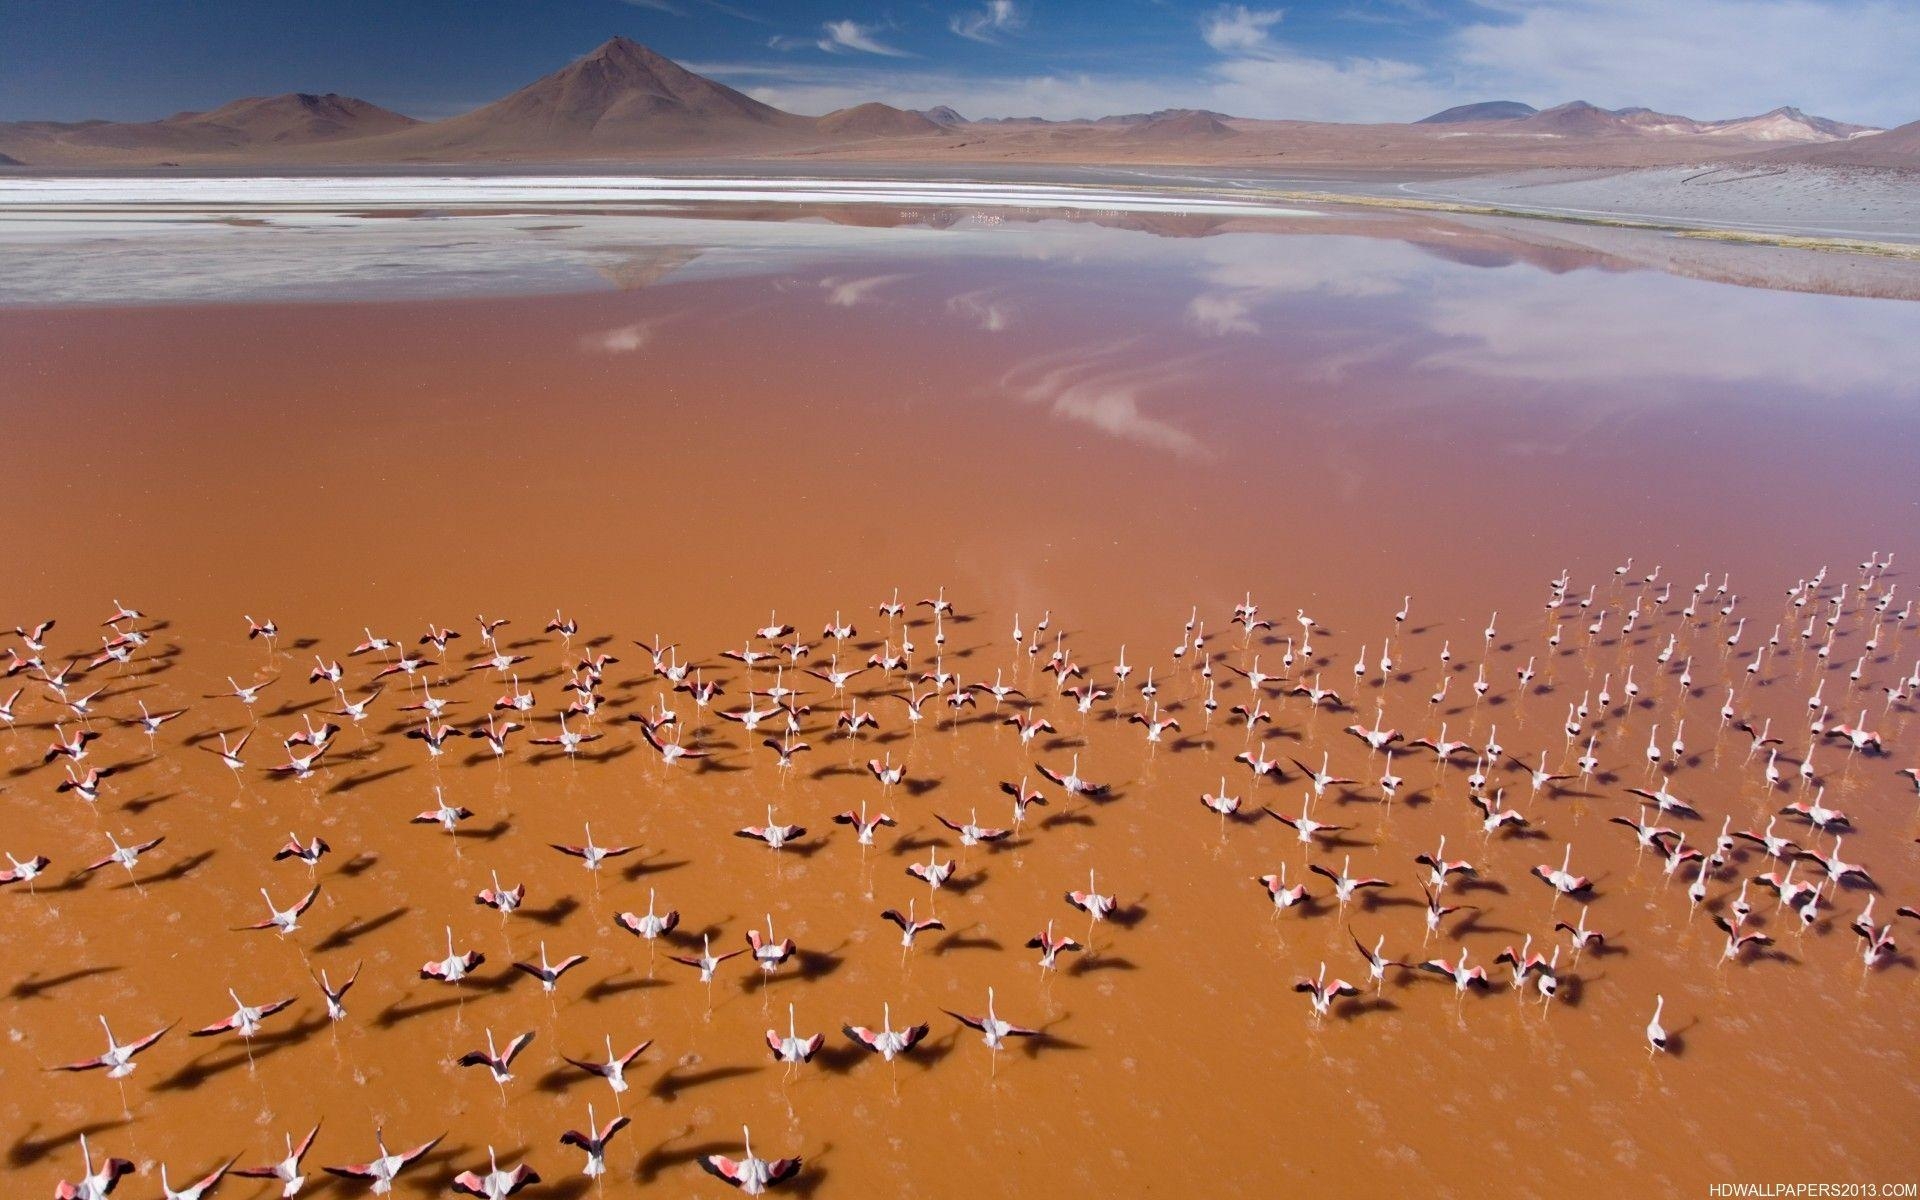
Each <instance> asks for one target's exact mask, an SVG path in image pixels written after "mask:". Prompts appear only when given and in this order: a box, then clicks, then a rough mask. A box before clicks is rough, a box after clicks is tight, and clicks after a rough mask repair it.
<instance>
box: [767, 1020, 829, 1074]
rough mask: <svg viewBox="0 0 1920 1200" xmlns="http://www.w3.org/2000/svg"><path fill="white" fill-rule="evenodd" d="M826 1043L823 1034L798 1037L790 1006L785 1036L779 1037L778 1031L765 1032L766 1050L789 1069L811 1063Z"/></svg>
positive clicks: (825, 1036) (798, 1033) (798, 1032)
mask: <svg viewBox="0 0 1920 1200" xmlns="http://www.w3.org/2000/svg"><path fill="white" fill-rule="evenodd" d="M826 1041H827V1035H826V1034H824V1033H816V1034H814V1035H813V1036H811V1037H801V1036H800V1031H799V1029H798V1028H797V1026H796V1025H795V1021H794V1015H793V1005H791V1004H789V1005H787V1036H785V1037H781V1036H780V1034H779V1032H778V1031H776V1030H772V1029H769V1030H767V1048H768V1049H769V1050H771V1051H773V1059H774V1061H775V1062H782V1063H785V1064H787V1066H788V1067H789V1068H791V1067H795V1066H798V1065H799V1064H801V1063H805V1062H811V1061H813V1056H814V1055H816V1054H818V1053H820V1047H821V1046H823V1045H825V1044H826Z"/></svg>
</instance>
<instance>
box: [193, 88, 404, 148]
mask: <svg viewBox="0 0 1920 1200" xmlns="http://www.w3.org/2000/svg"><path fill="white" fill-rule="evenodd" d="M167 122H168V123H170V124H175V125H182V126H206V127H209V128H215V129H223V130H232V131H234V132H236V133H239V134H242V135H244V136H245V138H246V139H247V140H248V141H249V142H254V143H257V142H319V141H329V140H332V139H334V138H345V137H365V136H367V135H369V134H375V133H385V132H388V131H389V130H394V129H405V128H406V127H408V126H409V125H418V124H419V122H418V121H416V120H414V119H413V118H412V117H406V116H401V115H400V114H399V113H397V112H393V111H391V110H390V109H385V108H381V107H380V106H379V105H377V104H369V103H367V102H366V101H365V100H357V99H355V98H354V97H352V96H342V95H340V94H338V93H336V92H328V93H327V94H325V95H324V96H316V95H314V94H313V93H311V92H288V93H287V94H286V95H284V96H255V97H251V98H249V99H246V100H235V101H233V102H232V103H231V104H223V105H221V106H220V107H219V108H216V109H212V110H210V111H208V112H202V113H179V114H177V115H175V116H171V117H168V118H167Z"/></svg>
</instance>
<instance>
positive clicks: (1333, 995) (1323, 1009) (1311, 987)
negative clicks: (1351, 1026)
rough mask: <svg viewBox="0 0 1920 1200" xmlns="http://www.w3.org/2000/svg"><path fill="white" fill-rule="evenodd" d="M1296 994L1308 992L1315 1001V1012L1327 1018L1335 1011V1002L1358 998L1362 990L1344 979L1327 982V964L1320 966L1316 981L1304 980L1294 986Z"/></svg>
mask: <svg viewBox="0 0 1920 1200" xmlns="http://www.w3.org/2000/svg"><path fill="white" fill-rule="evenodd" d="M1293 990H1294V991H1296V992H1306V993H1307V994H1308V995H1309V996H1310V997H1312V1000H1313V1011H1314V1012H1316V1013H1318V1014H1320V1015H1321V1016H1323V1017H1324V1016H1326V1015H1327V1014H1328V1013H1329V1012H1331V1011H1333V1002H1334V1001H1335V1000H1338V999H1340V998H1341V997H1343V996H1358V995H1359V994H1360V989H1359V988H1357V987H1355V986H1353V985H1352V984H1351V983H1348V982H1347V981H1346V980H1344V979H1335V980H1333V981H1332V982H1328V980H1327V964H1326V963H1324V962H1323V963H1321V964H1320V974H1319V976H1318V977H1317V978H1314V979H1302V980H1299V981H1298V982H1296V983H1295V984H1294V985H1293Z"/></svg>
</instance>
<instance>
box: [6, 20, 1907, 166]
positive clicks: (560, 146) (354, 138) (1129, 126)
mask: <svg viewBox="0 0 1920 1200" xmlns="http://www.w3.org/2000/svg"><path fill="white" fill-rule="evenodd" d="M949 130H964V131H965V132H964V136H941V135H942V134H945V133H946V132H947V131H949ZM1870 135H1871V136H1870ZM1911 138H1912V133H1911V130H1910V129H1909V128H1907V127H1903V129H1902V130H1895V131H1893V132H1892V133H1884V134H1876V133H1874V131H1872V130H1868V129H1865V128H1863V127H1861V126H1858V125H1848V124H1845V123H1843V122H1838V121H1830V120H1827V119H1825V118H1822V117H1815V116H1809V115H1808V114H1806V113H1803V112H1800V111H1799V110H1798V109H1794V108H1778V109H1775V110H1773V111H1772V112H1769V113H1762V114H1760V115H1759V116H1756V117H1742V118H1737V119H1733V120H1723V121H1696V120H1693V119H1691V118H1688V117H1684V116H1676V115H1674V114H1671V113H1662V112H1656V111H1654V110H1652V109H1648V108H1617V109H1605V108H1600V107H1598V106H1596V105H1593V104H1588V103H1586V102H1584V101H1574V102H1572V103H1569V104H1562V105H1558V106H1557V107H1554V108H1549V109H1546V110H1545V111H1535V110H1534V109H1532V108H1531V107H1530V106H1528V105H1525V104H1522V103H1520V102H1518V101H1514V100H1493V101H1482V102H1479V103H1475V104H1465V105H1461V106H1458V107H1456V108H1449V109H1447V110H1445V111H1444V112H1438V113H1435V114H1433V115H1432V116H1430V117H1427V118H1425V119H1424V120H1421V121H1418V122H1415V123H1413V124H1395V123H1387V122H1383V123H1377V124H1367V125H1357V124H1343V123H1336V122H1325V121H1282V120H1250V119H1246V118H1241V117H1230V116H1227V115H1225V114H1222V113H1217V112H1208V111H1205V110H1201V109H1165V110H1161V111H1159V112H1147V113H1124V114H1119V115H1114V116H1106V117H1099V118H1094V119H1079V120H1043V119H1041V118H1037V117H1024V118H989V119H976V120H971V121H970V120H967V119H966V118H964V117H962V116H961V115H960V114H959V113H957V112H955V111H954V110H953V109H951V108H948V107H945V106H941V107H937V108H930V109H927V110H925V111H922V112H912V111H908V110H906V109H901V108H896V107H893V106H891V105H887V104H881V103H867V104H857V105H854V106H852V107H850V108H844V109H840V110H838V111H836V112H831V113H828V114H826V115H825V116H822V117H812V116H802V115H800V114H797V113H790V112H785V111H782V110H781V109H778V108H775V107H773V106H772V105H769V104H766V103H763V102H761V101H759V100H756V99H754V98H753V97H751V96H748V95H746V94H745V93H743V92H739V91H736V90H734V89H733V88H730V87H727V86H726V85H725V84H722V83H718V82H715V81H714V80H711V79H707V78H705V77H703V76H701V75H698V74H696V73H694V72H692V71H689V70H687V69H686V68H685V67H682V66H680V65H679V64H678V63H675V62H673V61H672V60H670V59H668V58H666V57H664V56H662V55H660V54H656V53H655V52H653V51H652V50H649V49H647V48H646V47H645V46H642V45H640V44H639V43H637V42H634V41H630V40H628V39H627V38H619V37H616V38H614V39H612V40H611V41H608V42H606V43H605V44H603V45H601V46H600V47H599V48H597V49H596V50H594V51H593V52H592V53H591V54H588V55H585V56H584V57H582V58H579V59H577V60H575V61H573V62H571V63H568V64H567V65H565V66H563V67H561V68H560V69H559V70H557V71H554V72H552V73H550V74H548V75H545V76H543V77H541V78H539V79H536V80H534V81H533V82H532V83H529V84H527V85H526V86H525V87H522V88H520V89H519V90H517V91H515V92H513V93H512V94H511V95H508V96H505V97H503V98H501V99H499V100H495V101H494V102H492V103H490V104H486V105H483V106H481V107H479V108H476V109H474V110H472V111H471V112H467V113H463V114H461V115H459V116H456V117H449V118H447V119H445V120H441V121H432V122H422V121H415V120H413V119H412V118H410V117H405V116H402V115H401V114H399V113H395V112H391V111H389V110H387V109H384V108H380V107H379V106H377V105H373V104H369V103H367V102H366V101H364V100H357V99H354V98H353V97H350V96H340V95H334V94H330V93H329V94H310V93H294V94H288V95H283V96H266V97H255V98H250V99H246V100H236V101H234V102H233V103H231V104H226V105H223V106H221V107H219V108H216V109H212V110H210V111H207V112H188V113H178V114H175V115H174V116H171V117H166V118H163V119H161V120H156V121H141V122H122V121H74V122H52V121H24V122H13V123H0V166H8V167H9V169H14V168H17V167H25V168H26V169H28V170H33V169H40V168H46V167H68V168H80V169H86V168H91V167H129V166H160V167H183V166H184V167H225V168H243V167H260V166H281V165H286V166H316V165H324V164H363V165H398V164H439V163H446V164H450V165H452V164H461V163H484V162H541V161H545V162H566V161H600V162H609V163H621V162H643V161H647V160H650V159H662V158H675V157H678V158H702V157H711V158H735V159H749V158H767V157H783V156H795V155H845V156H847V157H848V158H852V159H868V160H875V161H888V160H893V161H900V162H922V161H929V162H930V161H936V160H946V159H950V160H955V161H974V162H1032V163H1044V162H1080V163H1102V162H1112V163H1130V162H1138V163H1209V164H1211V163H1221V164H1227V163H1231V164H1239V165H1243V166H1246V167H1248V168H1271V167H1276V166H1278V167H1292V166H1295V165H1324V166H1329V167H1342V166H1364V167H1374V168H1378V167H1396V166H1397V167H1418V168H1422V169H1430V168H1445V169H1466V170H1474V169H1484V168H1494V169H1500V168H1518V167H1531V166H1578V167H1634V166H1649V165H1656V164H1673V163H1690V162H1700V161H1704V160H1709V159H1712V160H1719V161H1731V160H1735V159H1741V158H1747V157H1752V156H1756V155H1764V154H1765V153H1766V152H1768V151H1772V150H1781V149H1786V148H1792V147H1795V146H1796V145H1798V146H1804V147H1806V148H1808V149H1810V150H1811V149H1819V148H1821V146H1822V144H1824V145H1825V147H1826V148H1828V149H1831V150H1832V151H1833V154H1832V155H1829V156H1827V157H1824V158H1822V157H1818V156H1816V157H1810V158H1807V159H1805V160H1804V161H1809V162H1813V161H1832V162H1850V163H1851V162H1873V163H1879V162H1886V161H1894V162H1907V163H1911V161H1912V159H1913V152H1912V151H1911V150H1910V149H1903V147H1906V146H1909V145H1910V142H1911ZM1790 161H1800V160H1790Z"/></svg>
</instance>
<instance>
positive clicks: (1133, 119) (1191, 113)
mask: <svg viewBox="0 0 1920 1200" xmlns="http://www.w3.org/2000/svg"><path fill="white" fill-rule="evenodd" d="M1196 117H1204V118H1206V119H1207V120H1211V121H1213V122H1215V123H1216V124H1218V123H1220V122H1223V121H1231V120H1233V118H1232V117H1230V116H1228V115H1227V114H1225V113H1217V112H1212V111H1210V110H1208V109H1204V108H1162V109H1158V110H1156V111H1154V112H1148V113H1121V114H1119V115H1117V116H1111V117H1097V118H1095V119H1094V121H1093V124H1095V125H1151V124H1162V125H1164V124H1166V123H1167V122H1170V121H1175V120H1186V121H1187V122H1188V123H1189V124H1194V125H1196V126H1200V125H1204V122H1196V121H1194V120H1193V118H1196ZM1222 128H1224V126H1222ZM1229 132H1231V131H1229Z"/></svg>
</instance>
